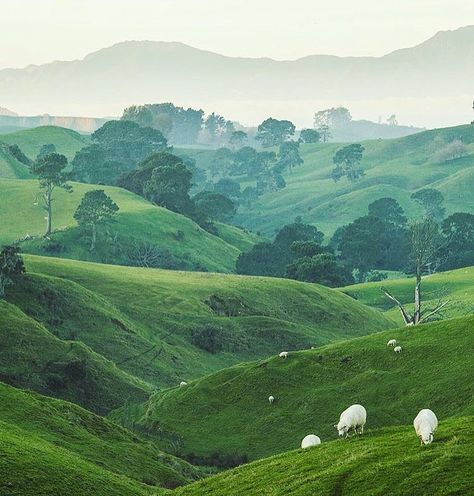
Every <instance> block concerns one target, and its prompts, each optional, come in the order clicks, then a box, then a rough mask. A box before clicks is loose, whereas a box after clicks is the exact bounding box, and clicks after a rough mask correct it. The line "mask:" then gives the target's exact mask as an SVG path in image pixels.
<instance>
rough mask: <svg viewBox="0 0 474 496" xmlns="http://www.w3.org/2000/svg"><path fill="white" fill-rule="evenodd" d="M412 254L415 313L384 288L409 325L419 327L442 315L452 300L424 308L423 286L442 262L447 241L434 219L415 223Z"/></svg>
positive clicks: (410, 259)
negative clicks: (444, 245)
mask: <svg viewBox="0 0 474 496" xmlns="http://www.w3.org/2000/svg"><path fill="white" fill-rule="evenodd" d="M409 240H410V253H409V259H408V261H409V265H410V268H411V272H412V273H413V274H414V275H415V290H414V310H413V313H409V312H408V310H407V309H406V308H405V306H404V305H403V304H402V303H401V302H400V301H399V300H398V299H397V298H396V297H395V296H393V295H392V294H391V293H390V292H389V291H388V290H387V289H385V288H382V291H383V292H384V294H385V295H386V296H387V297H388V298H389V299H390V300H391V301H393V302H394V303H396V304H397V306H398V308H399V309H400V312H401V314H402V317H403V320H404V322H405V325H407V326H413V325H418V324H421V323H423V322H426V321H427V320H429V319H431V318H433V317H434V316H435V315H437V314H439V312H440V310H441V309H442V308H443V307H445V306H446V305H447V304H448V301H441V300H440V301H439V302H438V303H437V304H436V305H435V306H434V307H432V308H430V309H427V310H424V309H423V308H422V292H421V283H422V277H423V275H424V274H427V273H428V274H429V273H431V272H433V271H434V269H435V268H436V266H437V264H438V263H439V261H440V255H441V252H442V248H443V239H442V237H441V234H440V232H439V226H438V224H437V223H436V221H435V220H434V219H433V218H426V219H423V220H421V221H418V222H414V223H413V224H411V226H410V229H409Z"/></svg>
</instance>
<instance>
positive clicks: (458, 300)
mask: <svg viewBox="0 0 474 496" xmlns="http://www.w3.org/2000/svg"><path fill="white" fill-rule="evenodd" d="M381 287H384V288H387V289H388V290H389V291H390V292H391V293H392V294H394V295H395V296H396V297H397V298H398V299H399V300H400V301H401V302H402V303H403V304H404V305H407V307H408V308H411V307H412V305H410V303H411V302H413V291H414V287H415V281H414V279H413V278H405V279H390V280H387V281H383V282H369V283H363V284H354V285H352V286H346V287H345V288H341V291H342V292H344V293H345V294H347V295H349V296H351V297H352V298H354V299H356V300H357V301H360V302H361V303H364V305H368V306H371V307H374V308H377V309H379V310H382V311H385V312H386V315H387V316H388V317H390V318H392V319H393V320H396V321H397V322H398V323H399V324H400V325H402V324H403V319H402V317H401V315H400V312H399V311H398V308H397V307H396V306H395V305H394V304H393V303H392V302H391V301H390V300H389V299H388V298H387V297H386V296H385V295H384V294H383V293H382V291H381ZM422 292H423V297H424V302H423V305H424V307H425V308H434V307H435V306H436V304H437V303H438V301H439V299H440V298H442V299H443V300H449V304H448V305H447V306H446V307H445V308H444V309H443V317H445V318H446V317H459V316H461V315H469V314H473V313H474V267H464V268H462V269H457V270H450V271H447V272H439V273H437V274H432V275H429V276H425V277H424V278H423V283H422Z"/></svg>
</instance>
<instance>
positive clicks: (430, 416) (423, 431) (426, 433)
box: [413, 408, 438, 446]
mask: <svg viewBox="0 0 474 496" xmlns="http://www.w3.org/2000/svg"><path fill="white" fill-rule="evenodd" d="M413 427H414V428H415V432H416V435H417V436H418V437H419V438H420V445H421V446H423V444H431V443H432V442H433V433H434V431H435V430H436V429H437V427H438V419H437V418H436V415H435V414H434V412H433V411H431V410H429V409H428V408H425V409H423V410H420V411H419V413H418V415H417V416H416V417H415V420H414V421H413Z"/></svg>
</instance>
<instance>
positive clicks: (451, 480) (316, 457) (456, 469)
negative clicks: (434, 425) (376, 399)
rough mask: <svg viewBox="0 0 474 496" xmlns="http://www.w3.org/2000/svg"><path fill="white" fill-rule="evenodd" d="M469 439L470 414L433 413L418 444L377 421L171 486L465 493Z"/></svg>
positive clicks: (202, 491)
mask: <svg viewBox="0 0 474 496" xmlns="http://www.w3.org/2000/svg"><path fill="white" fill-rule="evenodd" d="M473 443H474V417H465V418H458V419H444V418H441V423H440V426H439V428H438V431H437V432H436V434H435V441H434V442H433V444H431V445H430V446H424V447H420V445H419V442H418V439H417V438H416V436H415V432H414V430H413V427H412V426H406V427H405V426H403V427H396V428H386V429H378V430H374V431H372V432H370V431H369V432H368V433H366V434H365V435H364V436H362V437H359V438H357V439H350V440H348V441H333V442H329V443H323V444H322V445H321V446H318V447H316V448H312V449H309V450H297V451H291V452H289V453H285V454H283V455H279V456H274V457H272V458H268V459H264V460H260V461H258V462H255V463H251V464H249V465H244V466H242V467H239V468H237V469H234V470H231V471H228V472H224V473H223V474H220V475H217V476H215V477H211V478H208V479H205V480H203V481H201V482H197V483H194V484H191V485H189V486H185V487H183V488H180V489H178V490H176V491H174V492H173V494H175V495H176V496H178V495H179V496H181V495H183V496H185V495H189V496H192V495H196V496H198V495H199V496H206V495H212V496H240V495H245V496H254V495H255V496H260V495H268V496H270V495H271V496H280V495H281V496H286V495H288V494H291V495H295V496H307V495H321V496H322V495H324V496H325V495H334V496H338V495H343V494H347V495H351V496H385V495H388V494H389V495H390V496H408V495H413V496H414V495H419V496H422V495H436V496H454V495H459V496H460V495H468V494H472V491H473V488H474V473H473V471H472V467H473V466H474V450H473ZM296 445H297V443H295V444H294V446H296Z"/></svg>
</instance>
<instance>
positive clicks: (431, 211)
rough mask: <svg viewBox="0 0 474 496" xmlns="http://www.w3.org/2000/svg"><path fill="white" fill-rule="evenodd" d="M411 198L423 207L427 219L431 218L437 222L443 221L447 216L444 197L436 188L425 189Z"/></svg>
mask: <svg viewBox="0 0 474 496" xmlns="http://www.w3.org/2000/svg"><path fill="white" fill-rule="evenodd" d="M411 198H412V199H413V200H415V201H416V202H418V203H419V204H420V205H421V206H422V207H423V209H424V211H425V216H426V217H431V218H432V219H434V220H435V221H437V222H441V221H442V220H443V218H444V214H445V208H444V207H443V202H444V196H443V194H442V193H441V192H440V191H438V190H437V189H434V188H424V189H420V190H418V191H416V192H415V193H413V194H412V195H411Z"/></svg>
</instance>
